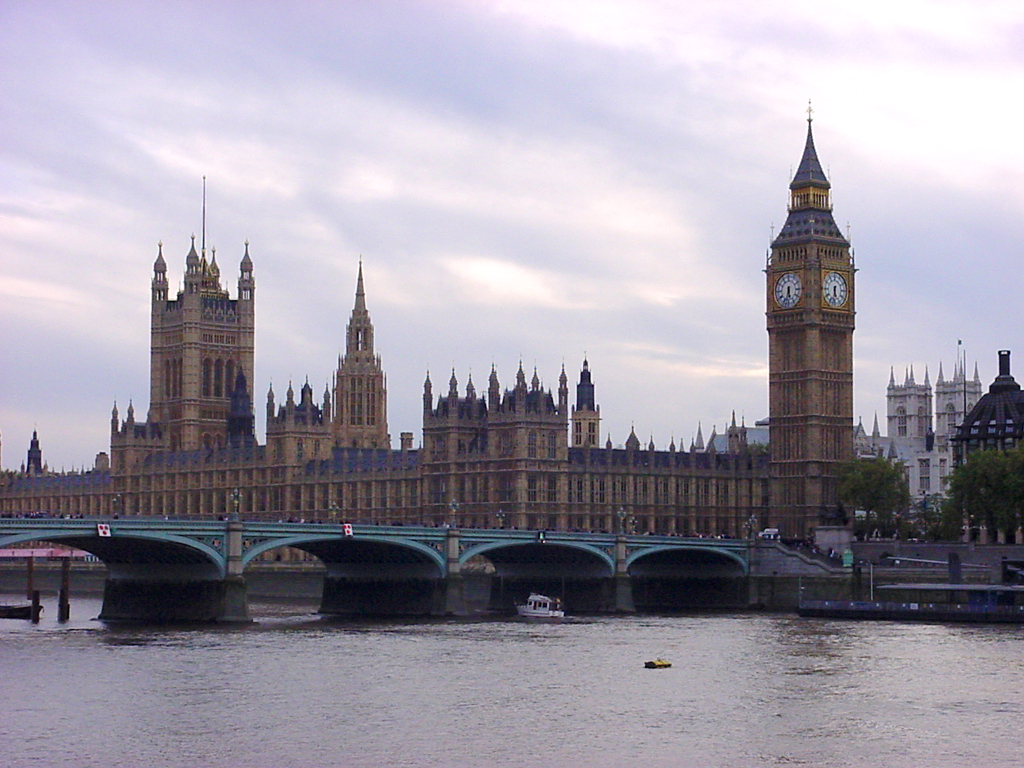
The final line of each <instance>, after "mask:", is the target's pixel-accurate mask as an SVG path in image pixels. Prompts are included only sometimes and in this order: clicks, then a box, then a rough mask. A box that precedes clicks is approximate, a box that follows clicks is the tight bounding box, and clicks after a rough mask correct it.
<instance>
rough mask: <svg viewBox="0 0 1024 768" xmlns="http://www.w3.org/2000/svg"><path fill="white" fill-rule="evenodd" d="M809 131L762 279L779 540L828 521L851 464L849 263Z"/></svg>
mask: <svg viewBox="0 0 1024 768" xmlns="http://www.w3.org/2000/svg"><path fill="white" fill-rule="evenodd" d="M831 186H832V185H831V184H830V183H829V181H828V178H827V177H826V176H825V173H824V171H822V169H821V163H820V162H819V161H818V155H817V152H816V151H815V149H814V137H813V135H812V133H811V117H810V109H808V118H807V143H806V145H805V146H804V154H803V157H802V158H801V159H800V167H799V168H798V169H797V172H796V175H795V176H794V177H793V181H792V183H791V184H790V185H789V190H790V194H789V215H788V216H787V218H786V223H785V225H784V226H783V227H782V229H781V230H780V231H779V234H778V237H776V238H775V240H774V242H772V244H771V254H770V255H769V258H768V265H767V268H766V270H765V272H766V274H767V278H768V279H767V312H766V314H767V323H768V415H769V422H768V424H769V436H770V444H771V464H770V475H771V481H770V482H771V485H770V489H771V490H770V494H771V495H770V518H771V522H772V523H773V524H774V525H776V526H777V527H778V528H779V529H780V530H781V532H782V534H783V535H784V536H787V537H805V536H809V535H811V533H812V532H813V529H814V527H815V526H816V525H817V524H818V523H819V522H821V521H829V522H832V523H833V524H834V523H835V522H836V513H837V508H838V494H837V475H838V470H839V465H840V464H841V463H842V462H844V461H847V460H849V459H852V458H853V328H854V286H853V283H854V272H855V269H854V264H853V254H852V252H851V249H850V243H849V242H848V241H847V240H846V238H845V237H843V234H842V233H841V232H840V231H839V227H837V226H836V223H835V220H834V219H833V218H832V202H831V196H830V190H831Z"/></svg>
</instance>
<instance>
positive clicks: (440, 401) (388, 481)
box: [0, 120, 916, 538]
mask: <svg viewBox="0 0 1024 768" xmlns="http://www.w3.org/2000/svg"><path fill="white" fill-rule="evenodd" d="M830 188H831V185H830V183H829V181H828V179H827V178H826V176H825V174H824V172H823V171H822V168H821V164H820V162H819V160H818V157H817V153H816V150H815V147H814V141H813V136H812V133H811V124H810V120H808V129H807V138H806V144H805V148H804V153H803V157H802V159H801V162H800V166H799V168H798V170H797V172H796V175H795V176H794V178H793V180H792V183H791V184H790V203H789V211H788V218H787V220H786V224H785V225H784V226H783V227H782V229H781V230H780V232H779V234H778V236H777V237H776V238H775V239H774V241H773V242H772V244H771V250H770V254H769V257H768V261H767V264H766V269H765V272H766V275H767V283H766V287H767V312H766V316H767V330H768V339H769V420H768V432H769V436H770V445H771V449H770V451H769V450H767V448H766V446H765V445H764V440H763V437H761V436H760V435H759V434H758V435H756V436H755V435H754V432H755V431H757V430H758V428H757V427H755V428H754V430H752V431H751V434H750V435H749V437H750V438H751V439H748V430H747V428H746V426H745V425H743V424H742V423H741V425H740V426H737V425H736V423H735V417H734V418H733V423H732V425H731V426H730V427H729V428H728V431H727V433H726V434H725V435H723V436H719V435H717V434H713V435H712V439H711V440H709V441H708V442H707V444H706V445H705V444H704V441H703V438H702V437H701V436H700V435H699V434H698V439H697V440H696V441H695V442H694V443H693V444H691V446H690V449H689V450H676V446H675V444H674V443H673V444H672V445H670V446H669V447H668V449H667V450H658V449H656V448H655V446H654V444H653V442H651V443H649V444H648V445H647V446H642V445H641V444H640V441H639V439H638V438H637V436H636V435H635V434H631V435H630V436H629V439H628V440H627V441H626V443H625V445H624V446H622V447H613V446H612V444H611V442H610V441H606V442H605V444H604V445H602V444H601V438H602V436H601V409H600V407H599V405H598V404H597V400H596V388H595V384H594V378H593V375H592V372H591V369H590V363H589V361H588V360H584V361H583V365H582V369H581V371H580V374H579V379H578V382H577V383H576V385H575V395H576V397H575V404H570V397H569V380H568V376H567V375H566V372H565V371H564V369H563V370H562V371H561V372H560V374H559V376H558V384H557V387H556V388H555V389H554V390H552V389H549V388H545V387H544V386H543V385H542V383H541V380H540V377H539V375H538V374H537V372H536V371H534V373H533V376H532V378H531V379H530V381H527V376H526V374H525V372H524V371H523V370H522V366H521V365H520V368H519V370H518V371H517V372H516V376H515V381H514V384H513V385H512V386H511V387H505V388H503V387H502V385H501V383H500V381H499V378H498V372H497V370H496V369H492V370H491V373H490V376H489V378H488V381H487V389H486V392H483V393H479V394H478V393H477V391H476V388H475V385H474V384H473V382H472V379H471V378H470V379H467V380H466V382H465V384H464V386H463V387H462V389H461V391H460V386H459V382H458V379H457V377H456V375H455V372H454V371H453V373H452V376H451V379H450V380H449V382H448V389H447V392H443V393H439V394H438V395H437V397H436V398H435V394H434V391H433V383H432V381H431V379H430V377H429V375H428V377H427V379H426V381H425V383H424V388H423V411H422V413H423V417H422V419H423V421H422V441H421V445H420V447H419V448H416V447H414V445H413V442H414V439H413V433H412V432H402V433H401V436H400V441H399V447H398V448H397V449H396V448H393V447H392V445H391V437H390V433H389V431H388V424H387V386H386V378H385V375H384V372H383V366H382V363H381V358H380V356H379V355H378V354H377V353H376V351H375V348H374V329H373V324H372V322H371V320H370V315H369V311H368V309H367V304H366V293H365V289H364V282H363V271H362V264H360V267H359V272H358V277H357V281H356V294H355V304H354V306H353V309H352V314H351V317H350V320H349V323H348V327H347V330H346V338H345V352H344V354H343V355H342V356H341V357H339V360H338V366H337V369H336V371H335V373H334V376H333V379H332V384H331V385H329V386H328V387H327V389H326V391H325V392H324V393H323V396H322V398H321V399H320V401H319V402H317V400H316V398H315V396H314V393H313V390H312V387H310V386H309V384H308V382H306V383H305V384H303V385H302V387H300V389H299V393H298V396H296V394H295V391H294V389H293V387H292V386H291V385H289V387H288V390H287V392H286V394H285V397H284V401H283V403H280V404H279V403H278V400H277V397H276V395H275V393H274V391H273V389H272V388H271V389H270V391H269V392H268V393H267V400H266V442H265V444H262V445H261V444H259V443H258V442H257V440H256V436H255V429H254V419H253V411H252V397H251V394H250V393H251V391H252V389H251V387H252V384H253V348H254V345H253V340H254V333H255V321H254V318H255V312H254V305H255V280H254V277H253V262H252V259H251V258H250V257H249V253H248V244H246V250H245V254H244V256H243V258H242V261H241V263H240V273H239V279H238V293H237V296H236V298H234V299H232V298H230V297H229V295H228V291H227V290H225V289H224V288H223V287H222V286H221V282H220V270H219V268H218V266H217V261H216V254H213V255H212V258H211V259H210V260H209V261H207V258H206V254H205V249H203V252H202V253H196V250H195V246H194V243H193V247H192V249H191V250H190V251H189V253H188V255H187V257H186V270H185V279H184V288H183V289H182V290H181V291H179V292H178V293H177V295H176V296H175V297H174V298H171V297H170V295H169V292H168V283H167V275H166V272H167V267H166V263H165V262H164V258H163V253H162V248H161V249H160V251H159V252H158V256H157V259H156V263H155V264H154V275H153V281H152V287H151V288H152V317H151V323H152V325H151V332H152V333H151V339H152V347H151V364H150V404H149V413H148V415H147V419H146V420H145V421H144V422H141V421H140V422H137V421H136V420H135V412H134V405H133V404H129V406H128V409H127V417H126V418H125V419H124V420H123V421H122V420H121V419H120V416H119V412H118V410H117V407H116V405H115V407H114V412H113V414H112V417H111V436H110V457H109V460H108V459H107V458H106V456H105V455H101V456H100V458H99V459H98V461H97V464H96V467H95V469H93V470H92V471H89V472H81V473H62V474H54V473H49V472H35V473H34V474H30V473H13V474H11V475H9V476H8V477H6V478H5V479H4V483H5V485H4V486H3V487H2V488H0V514H25V513H29V512H41V513H48V514H71V515H75V514H82V515H111V514H132V515H167V516H190V517H219V516H223V515H227V514H230V513H232V512H237V513H239V514H241V515H244V516H247V517H262V518H269V519H287V518H298V519H303V518H305V519H310V518H316V519H335V520H350V521H359V522H369V523H402V524H434V525H457V526H515V527H519V528H536V529H578V530H605V531H613V530H621V531H625V530H632V531H636V532H643V531H646V532H652V533H653V532H657V533H668V534H682V535H705V536H718V535H721V536H731V537H739V536H745V535H750V534H751V533H752V532H753V531H755V530H760V529H761V528H763V527H778V528H780V529H781V530H782V532H783V535H784V536H787V537H793V538H797V537H805V536H809V535H811V534H812V532H813V529H814V528H815V526H816V525H818V524H819V523H820V522H821V521H822V520H828V519H829V517H830V515H834V512H835V510H836V507H837V501H838V500H837V493H836V481H837V473H838V467H839V465H840V463H841V462H843V461H844V460H846V459H848V458H852V457H853V455H854V450H853V438H854V428H853V393H852V383H853V356H852V355H853V352H852V350H853V330H854V298H855V294H854V274H855V269H854V263H853V256H852V251H851V249H850V244H849V242H848V241H847V240H846V238H845V237H843V235H842V234H841V233H840V231H839V229H838V227H837V226H836V224H835V221H834V219H833V216H832V206H831V200H830ZM915 428H916V427H915ZM760 429H761V431H763V427H761V428H760ZM719 437H723V438H725V439H724V440H722V439H719ZM755 437H756V439H754V438H755ZM35 448H36V449H37V450H38V445H36V446H35ZM769 457H770V458H769ZM29 458H30V462H29V464H30V466H32V467H34V468H35V467H37V466H42V464H41V458H40V455H39V454H38V453H35V454H33V455H32V456H30V457H29Z"/></svg>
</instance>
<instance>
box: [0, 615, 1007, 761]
mask: <svg viewBox="0 0 1024 768" xmlns="http://www.w3.org/2000/svg"><path fill="white" fill-rule="evenodd" d="M4 597H7V598H8V599H10V598H12V597H17V596H13V595H6V596H4ZM251 607H252V609H253V614H254V615H255V617H256V618H257V619H258V622H257V623H256V624H253V625H251V626H247V627H244V628H188V629H186V628H173V629H168V628H141V627H110V626H106V625H104V624H102V623H100V622H98V621H95V620H93V619H92V617H94V616H96V615H97V614H98V613H99V608H100V602H99V600H96V599H79V600H76V601H75V603H74V604H73V606H72V617H71V621H70V622H68V623H67V624H64V625H60V624H58V623H57V622H56V621H54V617H55V615H56V612H57V611H56V605H55V604H53V602H52V601H50V602H47V605H46V612H45V614H44V616H45V617H46V618H44V619H43V621H42V622H41V623H40V624H39V625H37V626H32V625H31V624H29V623H28V622H23V621H10V620H7V621H0V669H2V677H0V679H2V686H0V691H2V692H3V694H4V701H3V703H2V705H0V732H2V734H3V736H4V738H3V740H2V742H0V765H4V766H8V767H9V768H23V767H24V766H46V767H47V768H57V767H61V766H76V767H89V766H97V767H100V766H102V767H103V768H111V767H112V766H115V767H121V766H125V767H128V766H130V767H131V768H141V767H144V766H154V767H164V766H167V767H170V766H173V767H175V768H178V767H179V766H180V767H182V768H198V767H200V766H202V767H204V768H221V767H223V768H228V767H229V766H230V767H231V768H240V767H245V766H257V767H259V768H263V767H264V766H266V767H267V768H270V767H271V766H273V767H274V768H306V767H307V766H352V767H354V768H361V767H363V766H367V767H369V766H373V768H380V767H382V766H389V767H390V766H444V767H446V768H447V767H448V766H495V767H497V768H501V767H508V768H533V767H536V766H573V767H574V768H591V767H593V768H606V767H607V768H611V767H612V766H615V767H616V768H619V767H621V766H629V765H639V766H652V767H654V768H661V767H663V766H702V767H703V766H709V767H714V766H723V767H729V766H737V767H743V766H775V765H786V766H789V765H807V766H829V767H830V768H834V767H840V766H871V767H872V768H874V767H876V766H965V765H968V766H973V768H988V767H989V766H1019V765H1024V743H1022V740H1021V729H1022V725H1024V705H1022V702H1021V692H1022V691H1024V652H1022V651H1024V644H1022V640H1021V637H1022V629H1021V628H1019V627H1012V626H1009V627H1008V626H952V625H940V624H898V623H890V622H864V623H856V622H844V621H828V620H815V619H801V618H798V617H795V616H792V615H786V614H764V613H731V614H730V613H717V614H716V613H710V614H694V615H685V616H630V617H607V618H579V619H569V620H566V621H565V622H563V623H561V624H528V623H522V622H520V621H518V620H515V619H511V618H507V619H500V620H499V619H491V620H482V621H459V620H438V621H382V622H368V621H361V622H345V623H332V622H328V621H322V620H320V619H319V618H317V617H316V616H314V615H312V614H311V611H312V610H313V609H314V607H315V606H314V605H312V604H303V603H300V602H295V601H292V602H287V603H286V602H277V603H270V602H265V603H254V604H253V605H252V606H251ZM656 656H663V657H665V658H666V659H669V660H670V661H671V662H672V663H673V666H672V668H671V669H665V670H648V669H644V668H643V662H644V661H645V660H647V659H650V658H654V657H656Z"/></svg>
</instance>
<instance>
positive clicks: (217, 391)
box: [213, 360, 224, 397]
mask: <svg viewBox="0 0 1024 768" xmlns="http://www.w3.org/2000/svg"><path fill="white" fill-rule="evenodd" d="M213 396H214V397H223V396H224V361H223V360H218V361H217V362H216V363H214V364H213Z"/></svg>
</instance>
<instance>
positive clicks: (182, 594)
mask: <svg viewBox="0 0 1024 768" xmlns="http://www.w3.org/2000/svg"><path fill="white" fill-rule="evenodd" d="M225 543H226V547H225V551H226V554H227V559H226V567H225V572H224V573H223V574H222V573H221V570H220V568H219V567H218V566H217V565H216V564H215V563H212V562H208V561H207V562H200V563H179V564H174V565H169V564H154V563H149V562H129V563H117V562H107V568H108V570H109V572H110V574H109V576H108V577H107V581H106V583H105V584H104V585H103V608H102V609H101V610H100V615H99V618H100V620H101V621H136V622H152V623H158V624H164V623H167V624H171V623H174V624H179V623H209V622H217V623H232V622H248V621H251V619H250V617H249V605H248V601H247V597H246V587H245V579H244V578H243V576H242V523H241V522H239V521H238V519H237V518H236V519H232V520H229V521H228V523H227V528H226V530H225Z"/></svg>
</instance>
